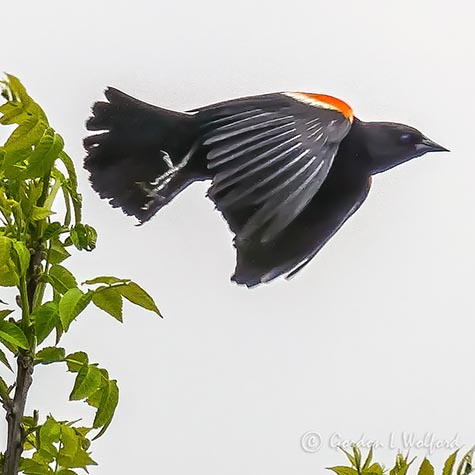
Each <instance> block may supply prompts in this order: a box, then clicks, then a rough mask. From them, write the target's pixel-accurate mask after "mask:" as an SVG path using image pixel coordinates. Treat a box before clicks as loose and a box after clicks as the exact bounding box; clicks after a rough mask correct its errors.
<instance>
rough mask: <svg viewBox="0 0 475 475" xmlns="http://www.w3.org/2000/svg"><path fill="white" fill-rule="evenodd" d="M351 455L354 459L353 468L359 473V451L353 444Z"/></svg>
mask: <svg viewBox="0 0 475 475" xmlns="http://www.w3.org/2000/svg"><path fill="white" fill-rule="evenodd" d="M353 455H354V457H355V467H356V470H358V472H359V471H360V468H361V450H360V449H359V447H358V446H357V445H356V444H355V445H353Z"/></svg>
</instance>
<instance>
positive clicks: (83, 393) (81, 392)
mask: <svg viewBox="0 0 475 475" xmlns="http://www.w3.org/2000/svg"><path fill="white" fill-rule="evenodd" d="M101 380H102V377H101V372H100V371H99V369H98V368H97V367H96V366H92V365H89V364H87V363H86V364H84V365H83V366H82V368H81V369H80V370H79V373H78V375H77V377H76V381H75V382H74V388H73V390H72V392H71V394H70V396H69V400H70V401H78V400H80V399H85V398H87V397H89V396H91V395H92V394H94V393H95V392H96V391H97V389H98V388H99V386H100V384H101Z"/></svg>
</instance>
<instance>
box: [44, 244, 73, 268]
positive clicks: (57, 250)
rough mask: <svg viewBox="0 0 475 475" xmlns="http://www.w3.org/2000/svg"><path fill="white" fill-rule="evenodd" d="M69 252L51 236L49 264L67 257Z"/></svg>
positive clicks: (57, 262) (56, 262)
mask: <svg viewBox="0 0 475 475" xmlns="http://www.w3.org/2000/svg"><path fill="white" fill-rule="evenodd" d="M70 255H71V254H69V252H68V251H67V250H66V249H65V248H64V244H63V243H62V242H61V241H60V240H59V239H55V238H53V239H52V240H51V241H50V249H49V261H50V263H51V264H59V263H60V262H63V261H64V260H65V259H67V258H68V257H69V256H70Z"/></svg>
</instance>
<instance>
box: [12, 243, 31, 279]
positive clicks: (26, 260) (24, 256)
mask: <svg viewBox="0 0 475 475" xmlns="http://www.w3.org/2000/svg"><path fill="white" fill-rule="evenodd" d="M13 251H14V253H15V255H16V256H17V258H18V266H17V267H18V271H19V273H20V274H22V275H26V271H27V270H28V266H29V265H30V251H29V250H28V248H27V247H26V246H25V244H23V243H22V242H21V241H13Z"/></svg>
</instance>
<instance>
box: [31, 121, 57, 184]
mask: <svg viewBox="0 0 475 475" xmlns="http://www.w3.org/2000/svg"><path fill="white" fill-rule="evenodd" d="M63 147H64V141H63V139H62V137H61V136H60V135H59V134H56V133H55V131H54V130H53V129H52V128H51V127H50V128H48V129H46V130H45V133H44V134H43V137H41V140H40V142H39V143H38V145H37V146H36V147H35V150H34V151H33V152H32V154H31V156H30V158H29V164H28V167H27V169H26V173H25V177H27V178H36V177H43V176H45V175H46V173H48V171H49V170H50V169H51V167H52V166H53V164H54V161H55V160H56V158H58V155H59V153H60V152H61V150H62V149H63Z"/></svg>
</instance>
